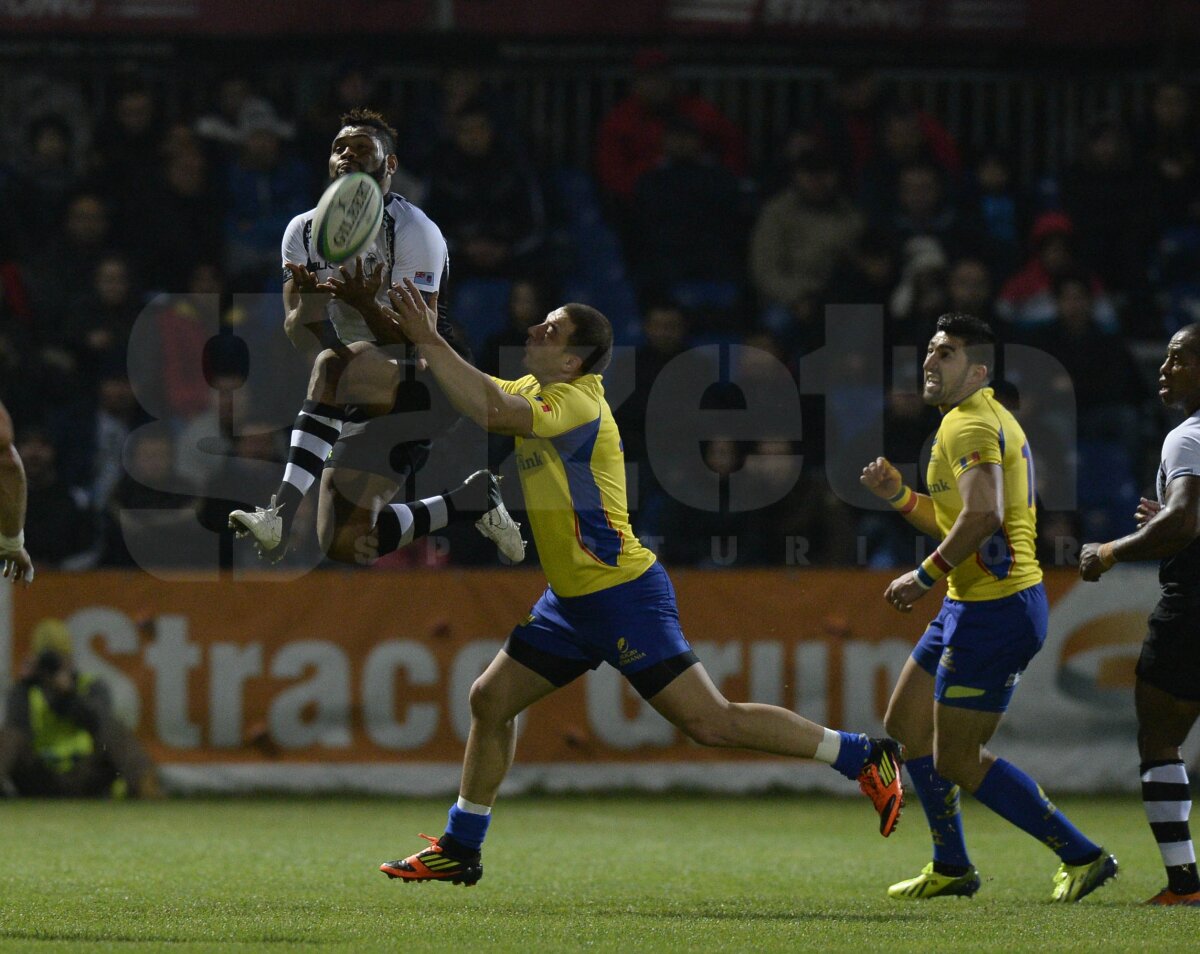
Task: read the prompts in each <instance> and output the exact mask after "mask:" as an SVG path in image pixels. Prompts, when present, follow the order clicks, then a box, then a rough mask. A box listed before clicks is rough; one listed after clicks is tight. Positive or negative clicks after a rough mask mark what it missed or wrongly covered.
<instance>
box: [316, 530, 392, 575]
mask: <svg viewBox="0 0 1200 954" xmlns="http://www.w3.org/2000/svg"><path fill="white" fill-rule="evenodd" d="M318 538H319V539H320V543H321V548H322V549H323V550H324V551H325V555H326V556H327V557H329V559H331V560H333V561H334V562H335V563H345V564H347V565H349V566H370V565H371V564H372V563H374V562H375V560H376V559H377V557H378V554H377V552H376V547H377V543H376V542H375V538H374V537H373V536H372V532H371V530H370V529H369V528H367V527H337V528H333V529H331V530H326V532H325V533H323V534H322V533H319V534H318Z"/></svg>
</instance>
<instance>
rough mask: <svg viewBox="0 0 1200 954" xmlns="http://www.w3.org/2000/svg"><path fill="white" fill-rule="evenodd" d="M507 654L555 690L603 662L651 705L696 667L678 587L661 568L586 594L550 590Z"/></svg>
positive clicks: (512, 640) (516, 630)
mask: <svg viewBox="0 0 1200 954" xmlns="http://www.w3.org/2000/svg"><path fill="white" fill-rule="evenodd" d="M504 649H505V652H507V653H508V655H510V656H512V657H513V658H514V659H516V660H517V662H520V663H522V664H524V665H526V666H528V667H529V668H530V669H533V670H534V671H535V672H537V673H538V674H539V675H542V676H544V677H545V678H547V679H549V680H550V681H551V682H552V683H554V684H555V685H558V686H562V685H566V684H567V683H568V682H570V681H571V680H572V679H574V678H576V677H577V676H580V675H582V674H583V673H584V672H587V671H588V670H589V669H595V668H596V667H597V666H599V665H600V664H601V663H602V662H606V663H608V664H609V665H610V666H613V667H614V668H615V669H617V670H618V671H619V672H620V673H621V675H623V676H625V677H626V678H627V679H628V680H629V681H630V682H631V683H632V684H633V686H634V688H635V689H636V690H637V691H638V692H639V693H640V694H641V695H642V696H643V697H644V698H647V699H648V698H650V697H651V696H652V695H654V694H655V693H657V692H659V691H660V690H661V689H663V688H664V687H665V686H666V685H667V684H668V683H669V682H670V681H671V680H672V679H674V677H675V676H677V675H679V673H681V672H683V671H684V670H685V669H687V668H688V667H689V666H691V665H693V664H694V663H695V662H696V661H697V660H696V656H695V653H693V652H692V647H691V646H690V645H689V644H688V641H687V639H685V638H684V635H683V630H682V629H681V628H680V626H679V610H678V608H677V606H676V603H675V587H674V586H673V585H672V584H671V578H670V577H669V576H667V571H666V570H664V569H663V568H662V565H661V564H659V563H657V562H656V563H654V564H652V565H651V566H650V568H649V569H647V570H646V572H645V573H643V574H642V575H641V576H639V577H638V578H637V579H635V580H629V581H628V582H626V583H619V584H617V585H616V586H611V587H609V588H608V589H606V590H600V591H599V592H596V593H589V594H587V595H586V596H569V597H568V596H559V595H558V594H556V593H555V592H554V591H553V590H552V589H550V588H549V587H547V588H546V592H545V593H543V594H542V596H541V598H540V599H539V600H538V601H537V603H535V604H534V606H533V609H531V610H530V611H529V615H528V616H527V617H526V618H525V619H524V620H523V621H522V622H521V623H519V624H518V625H517V626H516V627H515V628H514V629H513V631H512V634H511V635H510V636H509V638H508V642H507V643H506V644H505V647H504Z"/></svg>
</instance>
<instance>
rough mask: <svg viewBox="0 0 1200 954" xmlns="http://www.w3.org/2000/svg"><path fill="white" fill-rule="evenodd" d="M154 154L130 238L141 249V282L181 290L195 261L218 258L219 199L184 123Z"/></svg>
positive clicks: (204, 159)
mask: <svg viewBox="0 0 1200 954" xmlns="http://www.w3.org/2000/svg"><path fill="white" fill-rule="evenodd" d="M160 157H161V159H160V165H159V168H158V169H157V170H156V174H155V175H154V176H153V177H152V178H151V179H150V180H149V181H148V182H147V183H146V185H145V195H146V199H145V201H144V202H143V203H142V204H141V205H140V207H139V211H140V218H139V221H138V226H137V229H138V233H139V234H138V236H137V239H136V240H137V241H139V242H140V243H141V245H142V248H143V249H144V255H143V258H144V261H145V278H146V286H147V287H148V288H151V289H154V290H156V291H166V292H181V291H183V290H184V289H185V288H186V286H187V281H188V277H189V275H190V273H191V271H192V269H193V268H194V267H195V265H196V263H198V262H216V261H220V260H221V256H222V251H223V249H222V242H223V235H222V230H221V214H222V208H221V199H220V195H219V193H218V191H217V189H216V187H215V185H214V183H213V181H212V178H211V176H210V174H209V168H208V160H207V158H206V157H205V155H204V150H203V149H202V148H201V147H200V144H199V143H198V142H197V141H196V140H195V138H194V136H193V135H192V134H191V132H190V131H189V130H187V129H186V127H184V128H183V129H182V130H180V132H179V133H178V134H177V135H176V136H175V138H174V139H173V141H171V142H170V143H169V144H164V145H163V146H162V147H161V150H160ZM134 240H135V239H134V238H133V237H132V236H131V237H130V238H129V241H130V242H133V241H134Z"/></svg>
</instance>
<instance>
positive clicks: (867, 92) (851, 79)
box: [816, 66, 961, 185]
mask: <svg viewBox="0 0 1200 954" xmlns="http://www.w3.org/2000/svg"><path fill="white" fill-rule="evenodd" d="M816 131H817V132H818V134H819V135H820V137H821V139H822V140H823V141H824V142H825V143H826V144H827V145H828V146H829V148H830V149H831V150H832V151H833V154H834V155H835V156H836V157H837V160H838V165H839V166H840V167H841V168H842V169H846V170H848V172H849V176H850V181H851V183H853V184H855V185H857V184H858V183H859V181H860V179H861V178H862V176H863V175H864V173H865V172H866V170H867V168H868V167H869V166H870V165H871V164H872V163H873V162H875V161H876V160H877V159H878V158H879V156H880V154H881V152H882V153H887V154H890V155H892V156H894V157H895V158H897V159H899V161H900V162H912V161H914V160H916V159H918V158H921V157H924V158H928V159H930V160H931V161H932V162H933V163H934V164H935V165H936V166H937V167H938V168H939V169H941V170H943V171H944V172H945V173H947V174H948V175H951V176H956V175H957V174H958V172H959V167H960V163H961V159H960V157H959V150H958V145H957V144H956V143H955V141H954V138H953V137H952V136H951V135H950V133H949V132H948V131H947V130H946V128H945V127H944V126H943V125H942V124H941V123H940V122H938V121H937V120H936V119H935V118H934V117H933V116H931V115H929V114H928V113H926V112H923V111H921V110H917V109H913V108H911V107H909V106H907V105H905V104H903V103H901V102H898V101H897V99H896V97H895V96H893V95H890V94H889V93H888V92H887V91H885V90H884V88H883V84H882V83H881V82H880V80H879V75H878V73H876V72H875V70H873V69H871V68H870V67H864V66H853V67H849V68H847V69H845V70H842V71H840V72H839V73H838V74H837V75H836V76H835V77H834V82H833V97H832V101H831V103H830V105H829V107H828V108H827V109H826V110H825V111H824V112H823V113H822V114H821V116H820V117H819V119H818V122H817V124H816Z"/></svg>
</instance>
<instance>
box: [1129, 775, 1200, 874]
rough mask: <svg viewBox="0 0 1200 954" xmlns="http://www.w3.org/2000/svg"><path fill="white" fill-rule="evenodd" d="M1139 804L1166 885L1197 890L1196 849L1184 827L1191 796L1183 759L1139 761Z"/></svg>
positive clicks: (1189, 809) (1189, 811) (1189, 812)
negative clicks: (1156, 851) (1148, 823)
mask: <svg viewBox="0 0 1200 954" xmlns="http://www.w3.org/2000/svg"><path fill="white" fill-rule="evenodd" d="M1142 804H1143V805H1144V806H1145V808H1146V820H1147V821H1149V822H1150V830H1151V831H1152V832H1153V833H1154V840H1155V841H1157V842H1158V851H1159V854H1161V855H1162V860H1163V866H1164V867H1165V868H1166V869H1167V882H1168V883H1167V887H1168V888H1170V889H1171V890H1172V891H1174V892H1175V893H1176V894H1192V893H1193V892H1195V891H1200V877H1197V874H1196V850H1195V848H1194V847H1193V845H1192V835H1191V831H1190V830H1189V828H1188V815H1189V814H1191V811H1192V796H1191V791H1190V790H1189V788H1188V776H1187V768H1186V767H1185V766H1184V764H1183V762H1181V761H1178V760H1174V761H1163V762H1143V763H1142Z"/></svg>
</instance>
